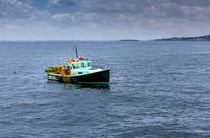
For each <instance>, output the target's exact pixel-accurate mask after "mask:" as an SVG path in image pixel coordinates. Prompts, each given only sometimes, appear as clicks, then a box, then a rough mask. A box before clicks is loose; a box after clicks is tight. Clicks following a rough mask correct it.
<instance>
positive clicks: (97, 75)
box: [71, 69, 110, 87]
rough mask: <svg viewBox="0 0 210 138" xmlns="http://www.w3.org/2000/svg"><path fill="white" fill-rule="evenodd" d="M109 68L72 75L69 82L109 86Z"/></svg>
mask: <svg viewBox="0 0 210 138" xmlns="http://www.w3.org/2000/svg"><path fill="white" fill-rule="evenodd" d="M109 76H110V70H109V69H107V70H102V71H99V72H94V73H90V74H85V75H79V76H72V77H71V83H74V84H82V85H86V86H99V87H109Z"/></svg>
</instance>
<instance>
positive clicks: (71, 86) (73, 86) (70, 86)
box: [47, 80, 110, 90]
mask: <svg viewBox="0 0 210 138" xmlns="http://www.w3.org/2000/svg"><path fill="white" fill-rule="evenodd" d="M47 83H49V84H53V83H58V81H55V80H47ZM58 84H62V85H63V87H64V89H69V90H70V89H81V88H91V89H103V90H109V89H110V86H109V85H100V84H90V85H87V84H72V83H63V82H59V83H58Z"/></svg>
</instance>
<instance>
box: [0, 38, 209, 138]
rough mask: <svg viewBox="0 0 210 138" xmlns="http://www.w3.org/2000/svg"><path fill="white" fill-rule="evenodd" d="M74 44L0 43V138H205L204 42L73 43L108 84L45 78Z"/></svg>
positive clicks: (206, 50)
mask: <svg viewBox="0 0 210 138" xmlns="http://www.w3.org/2000/svg"><path fill="white" fill-rule="evenodd" d="M74 43H75V42H71V41H50V42H3V41H2V42H0V137H50V138H52V137H122V138H123V137H125V138H128V137H135V138H137V137H143V138H147V137H167V138H169V137H172V138H173V137H174V138H178V137H182V138H188V137H189V138H203V137H210V43H208V42H152V41H151V42H150V41H148V42H138V41H137V42H135V41H77V42H76V44H77V47H78V52H79V56H82V57H88V58H89V59H90V60H91V61H92V65H93V66H95V67H105V66H107V67H109V68H110V69H111V76H110V88H108V89H99V88H88V87H80V86H79V85H73V84H65V83H58V82H49V81H48V80H47V75H46V74H45V73H44V69H45V68H47V67H48V66H53V65H60V64H62V63H63V62H64V61H65V60H66V59H67V58H69V57H75V52H74V49H73V47H74Z"/></svg>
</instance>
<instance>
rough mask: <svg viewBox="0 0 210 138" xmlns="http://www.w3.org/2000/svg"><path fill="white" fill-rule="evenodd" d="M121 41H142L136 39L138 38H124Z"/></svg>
mask: <svg viewBox="0 0 210 138" xmlns="http://www.w3.org/2000/svg"><path fill="white" fill-rule="evenodd" d="M120 41H140V40H136V39H122V40H120Z"/></svg>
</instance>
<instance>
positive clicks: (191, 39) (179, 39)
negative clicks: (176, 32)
mask: <svg viewBox="0 0 210 138" xmlns="http://www.w3.org/2000/svg"><path fill="white" fill-rule="evenodd" d="M155 41H210V35H205V36H198V37H172V38H163V39H155Z"/></svg>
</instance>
